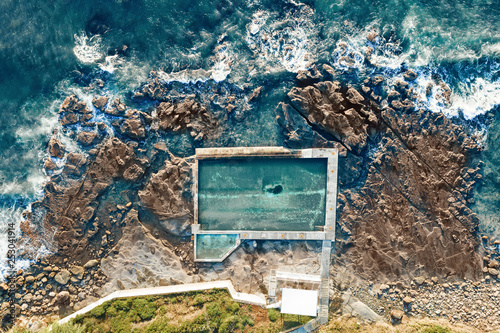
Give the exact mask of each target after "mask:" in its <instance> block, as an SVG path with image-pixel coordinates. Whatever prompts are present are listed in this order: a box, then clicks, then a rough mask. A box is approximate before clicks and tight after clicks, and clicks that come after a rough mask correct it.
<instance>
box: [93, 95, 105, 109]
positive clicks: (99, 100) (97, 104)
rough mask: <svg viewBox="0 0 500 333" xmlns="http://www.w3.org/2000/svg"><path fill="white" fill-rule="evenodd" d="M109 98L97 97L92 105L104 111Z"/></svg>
mask: <svg viewBox="0 0 500 333" xmlns="http://www.w3.org/2000/svg"><path fill="white" fill-rule="evenodd" d="M108 99H109V98H108V97H106V96H96V97H94V99H92V105H93V106H94V107H95V108H96V109H99V110H101V111H104V109H105V108H106V104H108Z"/></svg>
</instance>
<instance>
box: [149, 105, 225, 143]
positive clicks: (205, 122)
mask: <svg viewBox="0 0 500 333" xmlns="http://www.w3.org/2000/svg"><path fill="white" fill-rule="evenodd" d="M156 112H157V116H156V117H157V121H158V126H159V129H160V130H162V131H173V132H180V131H185V130H187V131H188V132H189V134H190V135H191V136H192V137H193V138H195V139H198V140H199V139H202V138H203V137H204V136H206V135H210V136H213V135H215V134H216V133H215V131H216V129H217V120H216V119H215V117H214V116H213V115H212V114H211V113H210V112H208V110H207V108H206V107H204V106H203V105H201V104H200V103H198V102H197V101H195V100H193V99H185V100H184V101H182V102H180V103H172V102H168V101H167V102H161V103H160V105H158V107H157V109H156Z"/></svg>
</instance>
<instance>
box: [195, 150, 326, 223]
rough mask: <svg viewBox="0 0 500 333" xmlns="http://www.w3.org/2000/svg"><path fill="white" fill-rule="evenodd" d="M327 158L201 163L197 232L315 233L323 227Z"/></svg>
mask: <svg viewBox="0 0 500 333" xmlns="http://www.w3.org/2000/svg"><path fill="white" fill-rule="evenodd" d="M327 161H328V160H327V159H326V158H310V159H309V158H267V159H266V158H255V159H249V158H241V159H216V160H200V161H199V166H198V223H199V224H200V225H201V229H202V230H283V231H292V230H293V231H317V230H319V229H318V227H320V226H324V225H325V205H326V185H327Z"/></svg>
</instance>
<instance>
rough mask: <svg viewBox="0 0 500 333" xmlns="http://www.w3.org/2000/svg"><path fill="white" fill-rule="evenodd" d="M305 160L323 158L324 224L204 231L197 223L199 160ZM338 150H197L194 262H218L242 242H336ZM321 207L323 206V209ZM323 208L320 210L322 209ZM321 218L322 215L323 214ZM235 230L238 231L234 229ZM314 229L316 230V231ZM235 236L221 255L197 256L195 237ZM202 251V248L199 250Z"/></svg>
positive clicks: (272, 148) (250, 148)
mask: <svg viewBox="0 0 500 333" xmlns="http://www.w3.org/2000/svg"><path fill="white" fill-rule="evenodd" d="M265 157H268V158H292V159H294V158H305V159H315V158H321V159H326V160H327V163H326V172H327V175H326V189H325V191H326V194H325V204H324V209H325V212H324V224H322V225H321V226H315V230H314V231H311V230H293V231H290V230H245V229H242V230H233V229H224V230H213V229H212V230H204V229H203V226H202V225H200V224H199V214H200V209H199V202H200V195H199V161H200V160H204V159H210V160H214V159H215V160H216V159H227V160H229V159H238V158H240V159H241V158H265ZM337 164H338V151H337V149H323V148H312V149H302V150H299V149H287V148H284V147H236V148H200V149H196V158H195V163H194V164H193V177H194V181H193V187H192V190H193V200H194V224H193V225H192V233H193V241H194V252H195V261H202V262H221V261H223V260H224V259H225V258H226V257H227V256H228V255H229V254H230V253H231V252H232V251H234V250H235V249H236V248H237V247H238V245H239V244H240V242H241V240H245V239H248V240H257V239H266V240H322V241H323V240H330V241H333V240H335V218H336V216H335V215H336V206H337ZM322 207H323V206H322ZM322 209H323V208H322ZM322 216H323V215H322ZM236 229H237V228H236ZM316 229H317V230H316ZM224 234H232V235H237V242H236V246H234V247H232V248H231V249H229V250H228V252H227V253H225V254H224V255H222V256H219V255H217V258H207V256H206V255H198V251H197V250H198V248H197V239H198V238H197V235H200V236H201V235H224ZM200 250H201V251H203V249H201V248H200Z"/></svg>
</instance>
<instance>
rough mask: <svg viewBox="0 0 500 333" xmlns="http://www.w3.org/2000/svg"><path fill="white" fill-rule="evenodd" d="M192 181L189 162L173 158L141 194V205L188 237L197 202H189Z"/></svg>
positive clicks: (171, 227)
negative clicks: (187, 195)
mask: <svg viewBox="0 0 500 333" xmlns="http://www.w3.org/2000/svg"><path fill="white" fill-rule="evenodd" d="M190 181H191V167H190V165H189V164H188V163H187V161H186V160H185V159H181V158H176V157H174V156H171V159H170V160H167V161H166V162H165V166H164V167H163V168H162V169H161V170H160V171H158V172H157V173H156V174H153V175H152V176H151V178H150V179H149V181H148V183H147V184H146V186H145V187H144V189H143V190H141V191H139V197H140V199H141V206H143V207H144V208H147V209H148V210H150V211H151V212H153V213H154V214H155V215H156V216H157V217H158V218H159V219H160V221H162V226H164V227H165V228H166V230H167V231H169V232H171V233H174V234H185V233H186V232H187V231H188V230H187V228H188V227H189V225H190V223H191V222H192V211H193V202H192V201H189V200H187V199H186V193H187V192H188V191H189V187H190Z"/></svg>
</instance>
